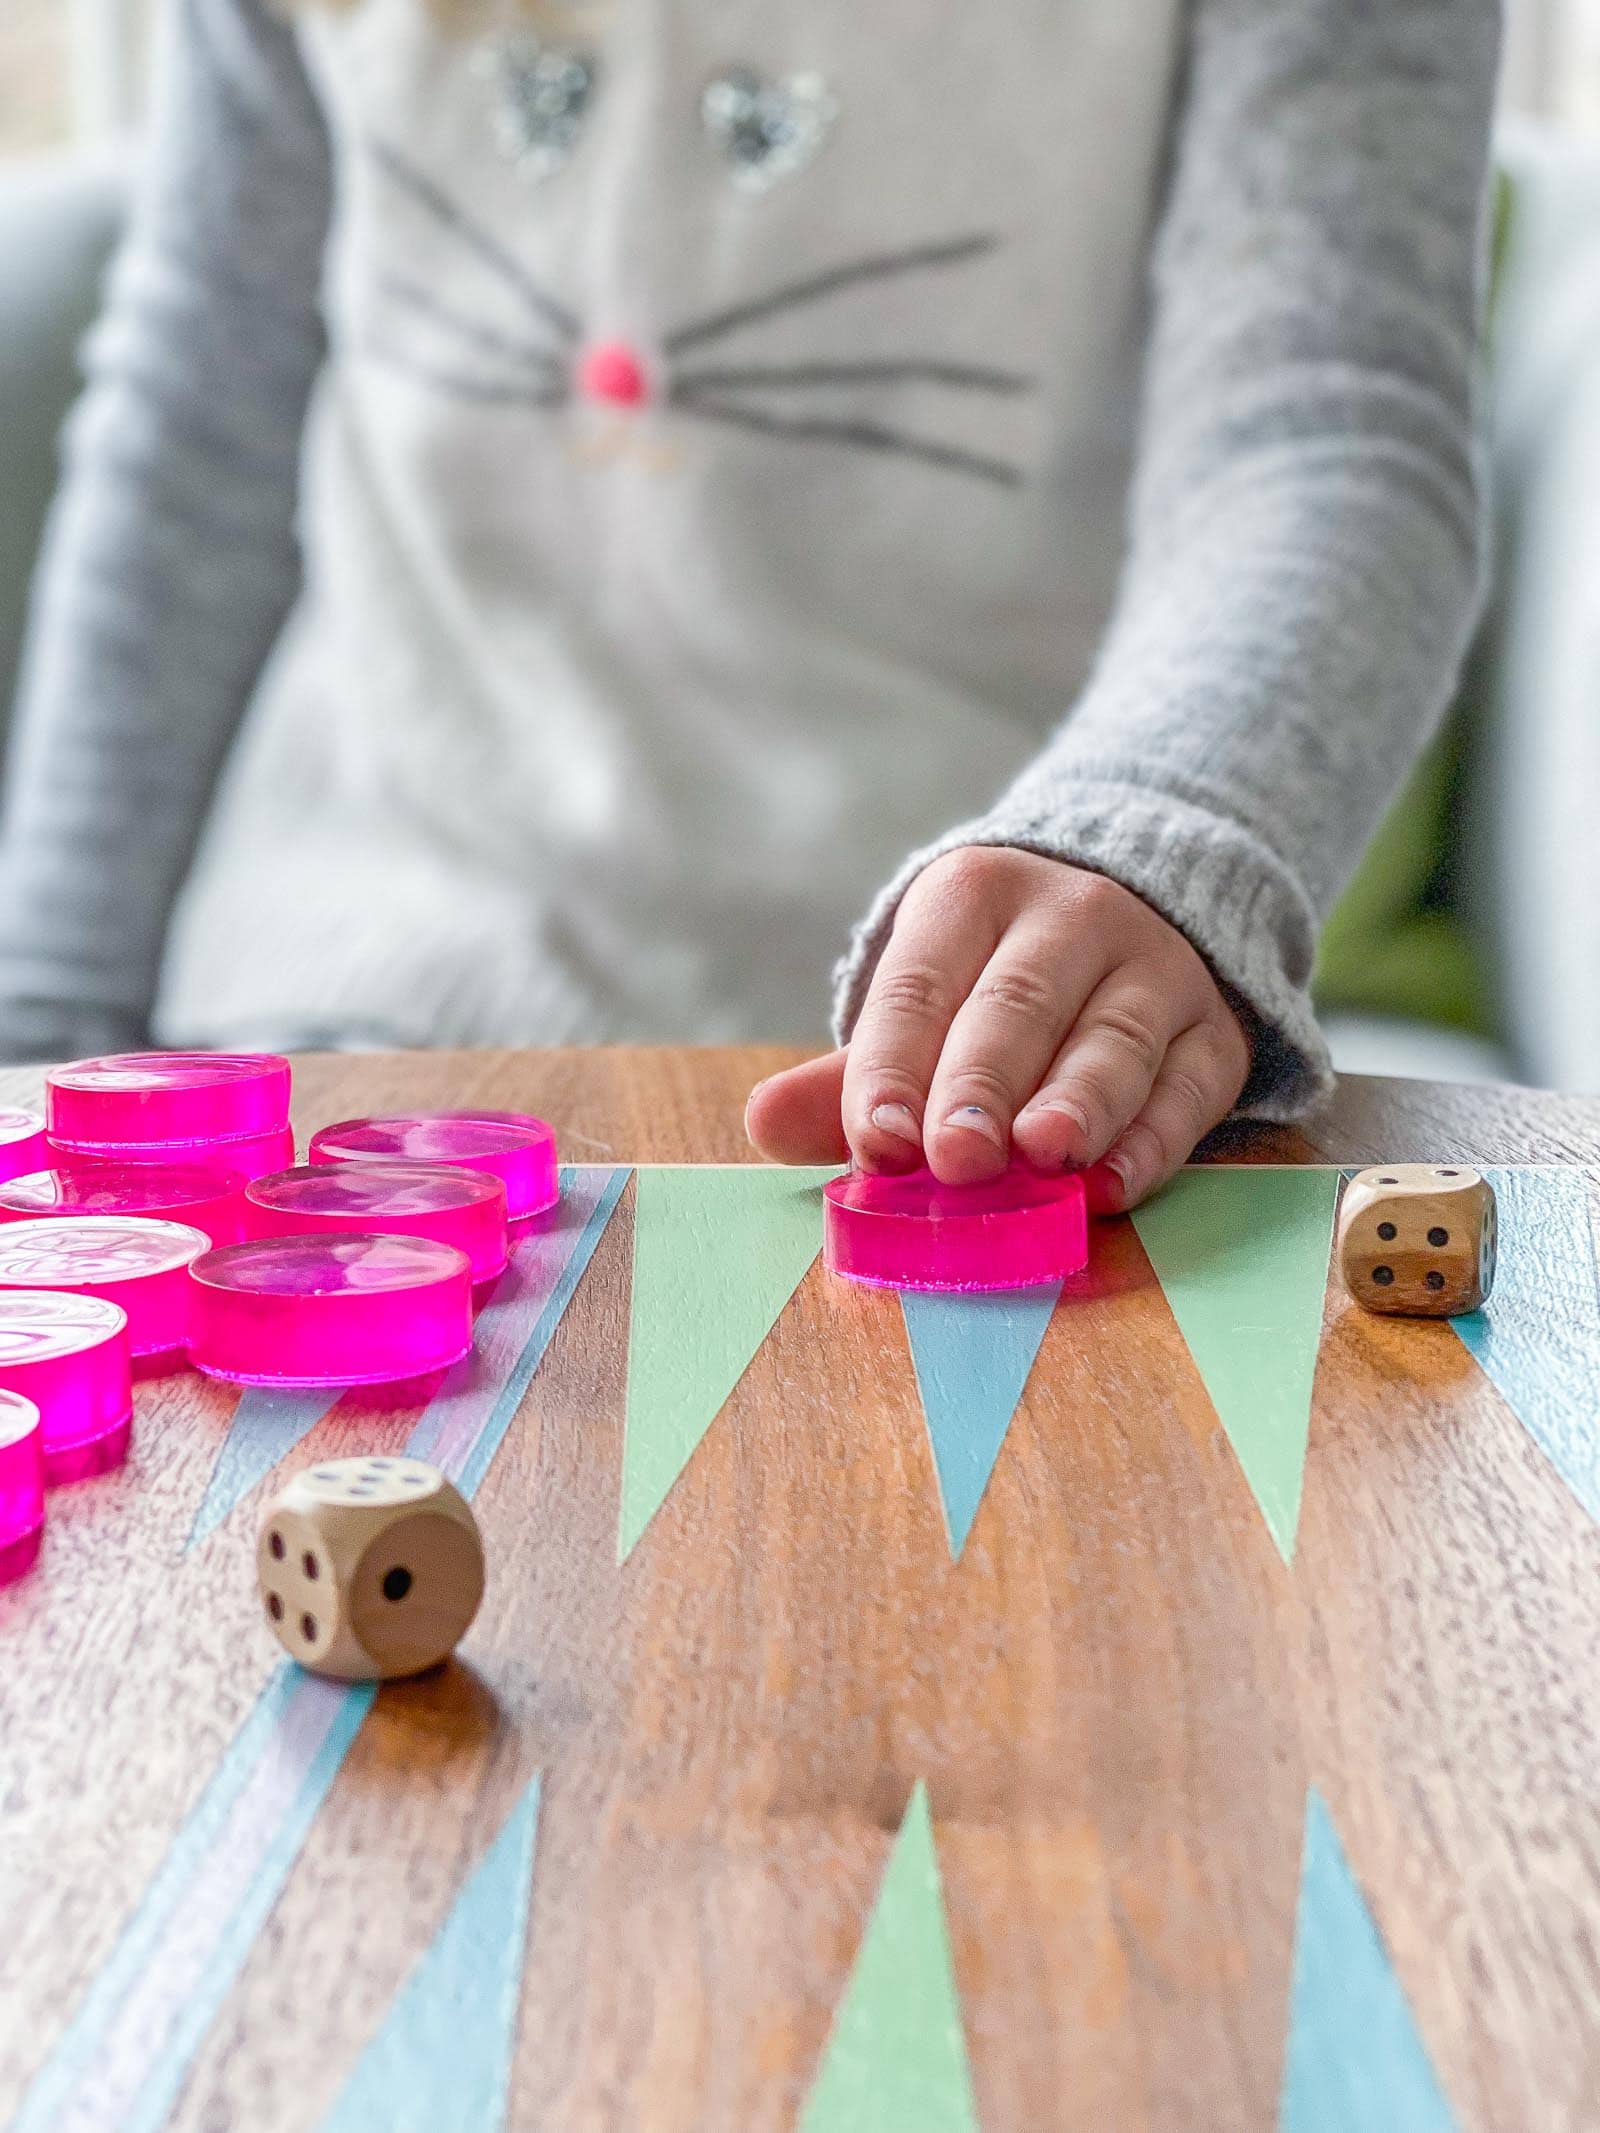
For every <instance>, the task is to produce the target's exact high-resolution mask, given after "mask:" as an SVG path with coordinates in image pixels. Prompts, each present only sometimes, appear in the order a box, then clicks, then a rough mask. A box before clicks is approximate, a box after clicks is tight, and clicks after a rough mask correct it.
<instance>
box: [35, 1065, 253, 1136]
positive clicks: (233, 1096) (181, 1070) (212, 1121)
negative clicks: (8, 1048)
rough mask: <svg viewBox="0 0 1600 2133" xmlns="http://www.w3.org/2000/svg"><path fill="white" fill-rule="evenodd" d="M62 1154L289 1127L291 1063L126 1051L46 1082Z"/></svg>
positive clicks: (59, 1072) (49, 1116)
mask: <svg viewBox="0 0 1600 2133" xmlns="http://www.w3.org/2000/svg"><path fill="white" fill-rule="evenodd" d="M45 1115H46V1121H47V1124H48V1127H49V1132H50V1138H51V1140H52V1141H54V1142H55V1143H56V1144H57V1146H58V1147H62V1148H75V1149H79V1150H82V1149H86V1148H119V1149H120V1148H125V1147H136V1146H139V1145H142V1144H144V1143H147V1142H150V1141H158V1142H160V1143H162V1144H163V1145H165V1146H172V1145H176V1144H178V1143H188V1144H190V1145H193V1143H195V1142H197V1141H223V1140H243V1139H246V1138H250V1137H254V1136H258V1135H261V1134H266V1133H276V1132H279V1131H281V1129H282V1128H283V1127H284V1126H286V1125H287V1124H288V1123H289V1062H288V1060H287V1059H280V1058H279V1057H278V1056H277V1054H276V1053H275V1052H121V1053H117V1054H114V1055H113V1056H112V1057H110V1058H106V1059H79V1060H76V1061H74V1062H73V1064H72V1065H71V1066H64V1067H56V1068H55V1069H53V1071H52V1072H51V1073H49V1074H47V1075H46V1077H45Z"/></svg>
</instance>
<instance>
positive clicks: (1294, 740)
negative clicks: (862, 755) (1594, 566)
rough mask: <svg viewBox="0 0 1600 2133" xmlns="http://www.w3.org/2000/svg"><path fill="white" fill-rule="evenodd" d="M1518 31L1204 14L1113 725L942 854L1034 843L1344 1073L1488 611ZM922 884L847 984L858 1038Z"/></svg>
mask: <svg viewBox="0 0 1600 2133" xmlns="http://www.w3.org/2000/svg"><path fill="white" fill-rule="evenodd" d="M1497 17H1498V8H1497V7H1496V6H1495V5H1494V4H1492V0H1361V4H1357V5H1351V6H1340V7H1330V6H1328V5H1326V4H1325V0H1197V4H1196V6H1195V8H1194V10H1193V20H1194V32H1193V49H1192V52H1191V69H1190V77H1189V89H1188V96H1187V103H1186V108H1185V112H1184V115H1183V119H1182V124H1181V131H1180V135H1179V138H1178V141H1177V144H1176V147H1177V156H1176V165H1175V171H1174V179H1173V185H1172V192H1171V197H1170V201H1169V205H1168V208H1167V211H1166V216H1165V222H1164V227H1163V231H1162V234H1161V238H1160V243H1159V249H1158V254H1157V264H1156V273H1155V306H1156V310H1155V319H1154V325H1153V334H1152V343H1151V351H1150V358H1149V367H1148V375H1147V384H1146V403H1145V419H1144V428H1143V436H1142V445H1141V453H1140V467H1139V475H1138V484H1137V493H1136V498H1135V512H1134V525H1133V546H1132V553H1131V557H1130V561H1129V564H1128V568H1127V572H1126V576H1125V579H1124V584H1123V588H1122V592H1121V597H1120V602H1119V609H1118V617H1117V620H1116V623H1115V625H1114V627H1113V629H1112V632H1111V634H1110V638H1109V641H1108V643H1107V645H1106V648H1105V651H1104V654H1103V657H1102V660H1101V662H1100V665H1099V668H1098V671H1097V673H1096V676H1095V678H1094V680H1093V681H1092V683H1091V685H1090V687H1089V689H1088V690H1087V692H1086V694H1085V697H1084V699H1083V701H1082V702H1081V703H1080V705H1079V706H1078V708H1077V710H1076V712H1075V713H1074V715H1073V716H1072V717H1071V719H1070V720H1069V721H1068V722H1067V723H1066V725H1065V726H1064V727H1063V728H1062V730H1061V732H1060V734H1059V735H1058V737H1057V739H1056V740H1055V742H1054V743H1053V744H1052V745H1051V746H1050V747H1049V748H1048V749H1047V750H1046V752H1045V753H1044V754H1043V755H1042V756H1041V757H1040V758H1039V760H1038V761H1037V762H1036V763H1035V764H1034V765H1033V766H1032V767H1031V768H1030V769H1029V770H1028V771H1027V772H1026V773H1025V774H1024V775H1023V777H1022V778H1021V779H1019V780H1018V782H1017V784H1016V785H1015V786H1014V788H1013V789H1012V791H1011V793H1010V794H1009V795H1008V796H1007V797H1006V798H1005V800H1004V801H1002V803H1001V804H1000V805H999V806H998V807H997V808H996V809H995V810H994V811H993V812H992V813H991V814H990V815H988V816H986V817H984V818H982V819H981V820H979V821H977V822H974V823H968V824H966V825H964V826H963V827H962V828H960V829H958V830H956V831H953V832H952V833H951V834H950V836H949V837H948V838H946V839H944V840H942V841H941V844H940V845H939V846H938V847H935V851H941V850H949V849H953V848H956V847H959V846H961V845H964V844H971V843H1001V844H1014V845H1020V846H1024V847H1026V848H1028V849H1031V850H1033V851H1036V852H1040V853H1043V854H1046V855H1048V856H1051V857H1054V858H1058V859H1065V860H1069V861H1074V862H1076V863H1078V864H1080V865H1083V866H1087V867H1089V868H1091V869H1094V870H1095V871H1098V872H1102V873H1105V874H1108V875H1110V876H1111V877H1112V878H1113V879H1115V880H1117V881H1119V882H1122V883H1123V884H1125V885H1126V886H1127V887H1129V888H1132V889H1134V890H1135V891H1137V892H1138V894H1139V895H1141V896H1142V897H1144V898H1145V899H1146V900H1147V901H1148V902H1150V903H1152V904H1153V905H1154V906H1155V907H1156V909H1157V910H1158V911H1160V912H1162V913H1163V914H1164V915H1165V916H1166V917H1168V918H1169V919H1171V920H1172V921H1173V922H1174V923H1175V924H1176V925H1177V926H1178V927H1179V929H1180V930H1181V931H1182V932H1183V933H1184V934H1186V935H1187V936H1188V938H1189V939H1190V940H1191V941H1192V942H1193V943H1194V944H1195V945H1196V946H1197V947H1198V948H1199V949H1200V950H1201V952H1202V953H1203V954H1204V956H1205V957H1206V959H1207V960H1208V962H1209V963H1210V964H1211V966H1212V968H1213V970H1214V971H1216V972H1217V973H1218V975H1219V976H1220V977H1221V978H1222V979H1223V980H1225V981H1226V983H1227V984H1228V985H1229V986H1231V987H1232V988H1233V989H1234V991H1235V993H1236V994H1237V996H1238V997H1239V998H1241V999H1242V1001H1243V1002H1244V1003H1246V1004H1247V1005H1248V1007H1249V1008H1250V1009H1251V1010H1253V1012H1254V1014H1255V1016H1256V1017H1257V1018H1258V1020H1259V1023H1260V1026H1261V1029H1260V1035H1259V1037H1258V1042H1257V1051H1256V1063H1255V1069H1254V1072H1253V1074H1252V1077H1251V1082H1250V1086H1249V1088H1248V1089H1247V1091H1246V1101H1247V1102H1250V1103H1254V1104H1256V1105H1257V1106H1259V1107H1260V1108H1261V1109H1263V1110H1265V1111H1270V1112H1276V1113H1284V1112H1290V1111H1293V1110H1295V1109H1296V1108H1299V1107H1303V1105H1304V1103H1305V1102H1306V1101H1307V1100H1308V1099H1309V1098H1310V1097H1311V1096H1312V1095H1313V1094H1314V1093H1315V1092H1316V1091H1317V1089H1318V1087H1319V1086H1320V1085H1321V1084H1322V1082H1323V1080H1324V1077H1325V1074H1326V1060H1325V1053H1324V1051H1323V1047H1322V1045H1321V1042H1320V1039H1319V1037H1318V1035H1317V1032H1316V1029H1315V1025H1314V1023H1313V1020H1312V1017H1311V1013H1310V1008H1309V1004H1308V1000H1307V995H1306V986H1307V981H1308V978H1309V974H1310V968H1311V960H1312V954H1313V948H1314V941H1315V932H1316V926H1317V923H1318V921H1319V919H1320V918H1321V916H1322V915H1324V914H1325V913H1326V911H1327V909H1328V907H1329V905H1330V904H1331V902H1332V900H1333V898H1334V896H1335V894H1336V893H1337V891H1338V889H1339V887H1340V885H1341V883H1342V881H1343V880H1344V878H1345V876H1346V874H1347V873H1348V872H1349V870H1350V869H1351V868H1352V867H1353V865H1354V864H1355V861H1356V859H1357V857H1358V856H1359V854H1360V851H1361V848H1362V845H1363V844H1364V842H1365V840H1366V838H1367V837H1368V835H1369V834H1370V833H1371V831H1372V829H1373V827H1374V826H1375V824H1376V821H1377V819H1378V816H1379V814H1380V813H1381V811H1382V808H1383V806H1384V804H1385V802H1386V801H1387V799H1388V798H1389V796H1390V795H1391V793H1392V792H1393V791H1394V789H1395V787H1396V785H1397V784H1398V782H1399V780H1400V778H1401V777H1402V775H1403V773H1404V770H1405V768H1406V766H1407V764H1408V763H1409V762H1410V760H1411V759H1412V757H1413V755H1414V754H1415V753H1416V751H1417V749H1418V748H1419V747H1420V745H1421V743H1422V741H1423V739H1424V737H1425V735H1426V734H1427V732H1428V731H1429V729H1430V727H1431V726H1432V724H1433V723H1434V721H1435V720H1436V718H1437V717H1438V715H1439V713H1440V711H1441V710H1442V708H1443V706H1444V704H1445V703H1446V701H1447V699H1448V696H1449V693H1450V691H1451V688H1452V686H1453V683H1454V680H1455V677H1456V673H1457V668H1458V664H1459V660H1460V656H1461V653H1462V650H1463V648H1464V645H1465V642H1466V639H1467V635H1468V632H1469V630H1470V626H1471V622H1472V618H1473V615H1474V611H1475V599H1476V590H1477V578H1478V567H1479V557H1478V531H1479V528H1478V516H1479V513H1478V500H1477V494H1476V485H1475V478H1474V473H1475V470H1474V457H1475V452H1474V439H1473V420H1472V409H1473V379H1474V372H1475V368H1476V362H1477V343H1478V317H1479V287H1478V284H1479V278H1480V267H1479V260H1480V216H1481V204H1482V200H1483V193H1484V164H1485V156H1486V145H1487V139H1488V120H1489V110H1490V104H1491V99H1492V93H1493V84H1494V74H1495V62H1496V49H1497V42H1498V39H1497V27H1498V23H1497ZM931 856H933V855H932V854H931V853H922V854H919V855H918V856H917V858H916V860H914V861H913V862H912V863H911V864H910V865H909V866H908V868H907V869H906V870H905V872H904V873H903V874H902V876H901V878H900V880H899V881H897V882H896V883H895V884H893V885H892V887H891V889H890V890H889V891H888V892H886V894H885V896H884V897H883V898H882V899H881V900H880V903H879V905H878V907H877V908H876V910H875V911H874V912H873V914H872V916H871V918H870V919H869V921H868V923H867V925H866V926H865V927H864V928H863V930H862V933H861V935H860V937H859V938H858V940H857V942H856V945H855V949H854V952H853V954H852V957H851V958H850V960H849V962H848V963H847V965H846V966H845V968H844V971H843V973H842V978H841V990H840V1022H841V1028H842V1030H843V1031H848V1030H849V1029H850V1028H852V1027H853V1025H854V1022H855V1019H856V1016H857V1014H858V1013H859V1011H860V1008H861V1004H862V1001H863V999H864V997H865V994H866V990H867V986H868V983H869V981H870V979H871V976H872V973H873V971H874V969H875V968H876V965H877V960H878V956H879V954H880V952H881V950H882V948H883V945H884V942H885V941H886V939H887V937H888V932H889V929H890V926H891V925H892V923H893V919H894V915H895V912H896V910H897V909H898V905H899V898H900V895H901V893H902V892H903V890H904V888H905V886H906V884H907V882H908V881H909V880H911V879H912V878H914V877H915V874H916V873H917V871H918V870H919V868H920V867H921V866H922V865H924V864H925V863H926V862H927V860H928V859H929V858H930V857H931Z"/></svg>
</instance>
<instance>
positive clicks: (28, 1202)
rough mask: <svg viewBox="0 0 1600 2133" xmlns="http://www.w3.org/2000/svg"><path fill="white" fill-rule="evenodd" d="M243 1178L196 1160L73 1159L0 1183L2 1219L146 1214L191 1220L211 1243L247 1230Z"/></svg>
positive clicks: (229, 1240) (227, 1240)
mask: <svg viewBox="0 0 1600 2133" xmlns="http://www.w3.org/2000/svg"><path fill="white" fill-rule="evenodd" d="M243 1192H244V1179H243V1178H242V1177H240V1176H239V1175H238V1173H237V1172H236V1171H231V1170H208V1169H205V1168H203V1167H202V1166H201V1165H199V1164H198V1163H89V1162H82V1163H73V1164H70V1165H68V1166H67V1167H66V1168H65V1169H61V1170H35V1171H32V1172H31V1173H30V1174H29V1175H28V1176H27V1177H24V1178H11V1179H9V1180H7V1181H6V1182H4V1183H0V1223H3V1222H37V1221H39V1220H40V1219H42V1218H43V1217H45V1216H48V1215H59V1216H61V1217H63V1218H65V1217H67V1216H82V1215H148V1216H153V1217H155V1218H156V1219H157V1220H158V1221H164V1222H187V1223H188V1224H189V1226H190V1228H191V1229H198V1230H204V1232H205V1234H206V1235H207V1236H208V1237H209V1238H210V1240H211V1242H212V1243H213V1244H236V1243H237V1242H238V1241H239V1239H240V1237H242V1236H243V1234H244V1201H243V1198H242V1195H243Z"/></svg>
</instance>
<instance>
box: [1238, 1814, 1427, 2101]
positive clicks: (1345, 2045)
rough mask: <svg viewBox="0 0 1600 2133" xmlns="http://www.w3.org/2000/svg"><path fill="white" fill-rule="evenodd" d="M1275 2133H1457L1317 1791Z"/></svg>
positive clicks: (1304, 1864) (1309, 1820)
mask: <svg viewBox="0 0 1600 2133" xmlns="http://www.w3.org/2000/svg"><path fill="white" fill-rule="evenodd" d="M1278 2126H1279V2133H1354V2129H1355V2128H1356V2127H1358V2126H1359V2127H1362V2128H1370V2129H1371V2133H1380V2129H1385V2133H1456V2121H1455V2118H1454V2116H1453V2115H1452V2113H1451V2110H1450V2106H1449V2104H1448V2103H1447V2102H1446V2101H1445V2096H1444V2091H1443V2090H1442V2089H1441V2088H1440V2086H1439V2079H1438V2076H1437V2075H1436V2074H1435V2072H1434V2070H1433V2066H1432V2063H1431V2062H1430V2060H1429V2058H1428V2054H1427V2050H1426V2048H1425V2046H1424V2044H1423V2042H1422V2038H1421V2036H1420V2034H1419V2032H1418V2030H1417V2025H1416V2021H1415V2019H1414V2017H1413V2015H1412V2012H1411V2009H1410V2007H1409V2006H1408V2005H1407V2002H1406V1996H1405V1994H1404V1992H1403V1991H1402V1990H1401V1988H1400V1980H1399V1979H1398V1978H1397V1977H1396V1976H1395V1974H1394V1968H1393V1966H1392V1964H1391V1963H1390V1961H1389V1957H1388V1954H1387V1952H1386V1950H1385V1948H1384V1945H1383V1941H1382V1939H1381V1938H1380V1937H1379V1933H1378V1928H1377V1926H1376V1924H1375V1923H1374V1921H1373V1917H1372V1913H1371V1912H1370V1911H1369V1910H1368V1909H1367V1905H1366V1901H1365V1899H1364V1898H1363V1896H1362V1894H1361V1891H1360V1889H1359V1887H1358V1886H1357V1884H1356V1878H1355V1876H1354V1874H1352V1873H1351V1871H1350V1862H1349V1860H1348V1859H1346V1857H1345V1855H1344V1847H1343V1845H1342V1844H1341V1843H1340V1842H1339V1834H1338V1831H1337V1830H1336V1829H1335V1828H1334V1826H1333V1819H1332V1817H1331V1816H1330V1815H1329V1813H1328V1810H1327V1808H1326V1806H1325V1805H1324V1804H1323V1801H1322V1797H1321V1795H1320V1794H1319V1793H1317V1792H1312V1793H1310V1794H1308V1795H1307V1798H1306V1835H1305V1852H1304V1855H1303V1857H1302V1860H1301V1866H1300V1915H1299V1922H1298V1925H1297V1927H1296V1931H1295V1957H1294V1983H1293V1986H1292V1987H1291V1990H1290V1997H1289V2045H1288V2051H1287V2054H1286V2056H1285V2062H1284V2071H1283V2095H1282V2099H1281V2102H1280V2106H1279V2112H1278Z"/></svg>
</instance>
